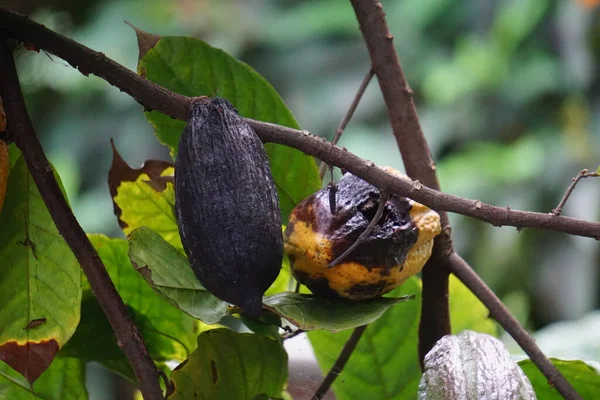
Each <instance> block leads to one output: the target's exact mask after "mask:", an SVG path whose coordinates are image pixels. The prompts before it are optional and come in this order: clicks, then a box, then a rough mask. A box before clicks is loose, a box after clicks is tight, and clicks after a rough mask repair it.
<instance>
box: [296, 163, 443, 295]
mask: <svg viewBox="0 0 600 400" xmlns="http://www.w3.org/2000/svg"><path fill="white" fill-rule="evenodd" d="M387 170H388V171H389V172H391V173H394V174H396V175H398V176H401V177H405V175H402V174H400V173H399V172H398V171H396V170H394V169H392V168H388V169H387ZM330 194H331V192H330V189H329V188H325V189H322V190H320V191H318V192H317V193H315V194H313V195H312V196H310V197H308V198H307V199H305V200H303V201H302V202H301V203H299V204H298V205H297V206H296V207H295V208H294V209H293V210H292V213H291V214H290V219H289V223H288V225H287V228H286V230H285V232H284V238H285V250H286V253H287V255H288V257H289V260H290V263H291V264H292V271H293V273H294V276H295V277H296V279H297V280H298V281H299V282H300V283H302V284H304V285H306V286H307V287H308V288H309V289H310V290H311V291H312V292H313V293H315V294H318V295H321V296H339V297H345V298H349V299H355V300H361V299H368V298H372V297H377V296H380V295H382V294H384V293H387V292H389V291H391V290H393V289H394V288H396V287H398V286H399V285H401V284H402V283H403V282H404V281H406V280H407V279H408V278H409V277H411V276H413V275H414V274H416V273H417V272H419V271H420V270H421V269H422V268H423V265H425V262H427V260H428V259H429V256H431V250H432V248H433V239H434V238H435V236H437V235H438V234H439V233H440V231H441V226H440V216H439V215H438V214H437V213H436V212H435V211H432V210H430V209H429V208H427V207H426V206H424V205H423V204H420V203H417V202H416V201H413V200H411V199H408V198H406V197H402V196H397V195H392V196H390V198H389V199H388V200H387V202H386V203H385V206H384V209H383V214H382V216H381V218H380V219H379V222H378V223H377V225H375V228H374V229H373V231H372V232H371V233H370V234H369V235H368V236H367V237H366V239H365V240H364V241H363V242H362V243H361V244H360V245H358V247H356V248H355V249H354V250H353V251H352V252H351V253H350V254H349V255H348V256H346V257H345V258H344V259H343V260H342V261H341V262H340V263H339V264H337V265H335V266H333V267H329V266H328V265H329V263H331V262H332V261H334V260H335V259H337V258H338V257H339V256H340V255H341V254H343V253H344V252H345V251H346V249H348V248H349V247H350V246H351V245H352V244H353V243H354V242H355V241H356V240H357V239H358V237H359V236H360V234H361V233H362V232H363V231H364V230H365V229H366V228H367V226H368V225H369V223H370V222H371V220H372V219H373V217H374V216H375V213H376V211H377V208H378V206H379V197H380V193H379V190H378V189H377V188H376V187H375V186H373V185H371V184H369V183H367V182H365V181H363V180H362V179H360V178H357V177H356V176H354V175H351V174H345V175H344V176H343V177H342V179H340V181H339V182H338V183H337V190H336V192H335V209H336V210H335V213H332V207H331V205H330V203H333V201H330ZM331 200H333V199H331Z"/></svg>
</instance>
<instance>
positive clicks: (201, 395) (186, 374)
mask: <svg viewBox="0 0 600 400" xmlns="http://www.w3.org/2000/svg"><path fill="white" fill-rule="evenodd" d="M287 363H288V357H287V353H286V352H285V350H284V348H283V345H282V344H281V343H280V342H278V341H275V340H271V339H269V338H267V337H265V336H261V335H254V334H249V333H237V332H233V331H231V330H228V329H212V330H209V331H206V332H203V333H202V334H201V335H200V336H199V337H198V349H197V350H196V351H195V352H194V353H193V354H192V355H190V357H189V358H188V359H187V360H186V362H185V363H183V364H181V365H179V366H178V367H177V368H176V369H175V370H174V371H173V374H172V375H171V381H172V383H173V385H174V392H173V393H172V394H171V395H170V396H169V397H168V398H169V399H171V400H183V399H189V398H194V399H198V400H219V399H223V400H237V399H240V400H241V399H252V398H254V397H255V396H256V395H259V394H265V395H267V396H270V397H276V398H279V397H281V393H282V391H283V388H284V385H285V383H286V381H287V377H288V369H287Z"/></svg>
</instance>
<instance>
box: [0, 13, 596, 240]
mask: <svg viewBox="0 0 600 400" xmlns="http://www.w3.org/2000/svg"><path fill="white" fill-rule="evenodd" d="M0 31H4V32H6V33H8V36H11V37H13V38H15V39H17V40H21V41H25V42H27V43H30V44H33V45H35V46H37V47H38V48H40V49H44V50H47V51H49V52H51V53H52V54H55V55H57V56H58V57H60V58H63V59H64V60H66V61H67V62H69V63H70V64H71V65H72V66H73V67H75V68H79V66H80V64H81V65H85V66H87V69H86V68H83V69H84V70H86V71H87V73H92V74H95V75H97V76H99V77H102V78H103V79H105V80H106V81H107V82H108V83H110V84H111V85H114V86H116V87H118V88H119V89H120V90H122V91H123V92H125V93H128V94H129V95H130V96H131V97H133V98H134V99H135V100H136V101H137V102H138V103H140V104H142V105H143V106H144V107H145V108H146V109H152V110H154V109H155V110H158V111H160V112H162V113H164V114H166V115H169V116H171V117H173V118H177V119H180V120H183V121H186V120H187V117H188V111H189V104H190V102H191V100H192V98H191V97H186V96H182V95H180V94H177V93H173V92H170V91H169V90H167V89H165V88H163V87H161V86H158V85H156V84H154V83H152V82H150V81H147V80H145V79H143V78H141V77H140V76H138V75H137V74H135V73H134V72H133V71H130V70H128V69H127V68H125V67H123V66H122V65H120V64H118V63H116V62H114V61H112V60H111V59H109V58H108V57H106V56H104V54H102V53H98V52H95V51H93V50H91V49H89V48H87V47H85V46H82V45H81V44H79V43H77V42H74V41H72V40H70V39H68V38H65V37H64V36H61V35H59V34H57V33H55V32H52V31H51V30H49V29H47V28H45V27H44V26H42V25H40V24H37V23H35V22H33V21H31V20H29V19H28V18H26V17H24V16H21V15H19V14H16V13H14V12H12V11H8V10H6V9H5V8H2V7H0ZM46 35H47V37H46ZM98 55H101V57H100V58H97V57H98ZM91 59H95V60H94V61H93V62H92V61H91ZM246 120H247V122H248V123H250V125H252V127H253V128H254V130H255V131H256V133H257V134H258V136H259V137H260V138H261V140H263V142H273V143H279V144H283V145H286V146H290V147H294V148H296V149H299V150H301V151H303V152H304V153H306V154H309V155H311V156H314V157H316V158H318V159H320V160H323V161H326V162H327V163H328V164H331V165H335V166H338V167H340V168H342V169H345V170H347V171H348V172H350V173H352V174H354V175H356V176H358V177H359V178H362V179H364V180H365V181H367V182H369V183H371V184H372V185H374V186H376V187H377V188H379V189H381V190H385V191H387V192H389V193H395V194H398V195H401V196H406V197H410V198H412V199H414V200H416V201H418V202H420V203H423V204H425V205H427V206H428V207H430V208H432V209H434V210H436V211H447V212H454V213H457V214H461V215H466V216H469V217H473V218H476V219H479V220H481V221H484V222H488V223H490V224H492V225H494V226H514V227H517V228H520V229H521V228H537V229H545V230H552V231H558V232H565V233H569V234H572V235H578V236H586V237H591V238H595V239H597V240H600V223H598V222H589V221H582V220H577V219H573V218H567V217H563V216H554V215H550V214H544V213H534V212H527V211H517V210H512V209H508V208H504V207H496V206H492V205H489V204H485V203H482V202H480V201H478V200H471V199H465V198H461V197H458V196H453V195H451V194H447V193H443V192H440V191H437V190H433V189H430V188H428V187H427V186H424V185H422V184H421V182H420V181H413V182H410V181H406V180H404V179H400V178H398V177H395V176H393V175H391V174H389V173H387V172H386V171H384V170H383V169H381V168H379V167H376V166H375V165H374V164H373V163H372V162H369V161H366V160H364V159H362V158H360V157H357V156H355V155H354V154H352V153H350V152H348V151H347V150H345V149H342V148H340V147H338V146H335V145H332V144H331V143H329V142H327V141H324V140H323V139H322V138H321V137H318V136H315V135H312V134H310V133H309V132H307V131H299V130H296V129H291V128H286V127H283V126H280V125H275V124H269V123H266V122H260V121H255V120H252V119H249V118H248V119H246Z"/></svg>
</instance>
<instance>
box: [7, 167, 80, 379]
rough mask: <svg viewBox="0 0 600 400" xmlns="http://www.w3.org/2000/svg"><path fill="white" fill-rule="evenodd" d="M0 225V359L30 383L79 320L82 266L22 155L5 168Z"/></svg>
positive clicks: (46, 365)
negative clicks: (5, 187) (54, 218)
mask: <svg viewBox="0 0 600 400" xmlns="http://www.w3.org/2000/svg"><path fill="white" fill-rule="evenodd" d="M56 178H57V180H59V177H58V176H56ZM59 182H60V180H59ZM0 226H1V227H2V229H0V259H1V260H2V263H1V267H0V268H1V270H2V273H1V274H0V304H2V307H0V359H1V360H3V361H5V362H6V363H8V364H9V365H11V366H12V367H13V368H15V369H16V370H17V371H19V372H20V373H21V374H23V375H24V376H25V377H26V378H28V380H29V381H30V382H33V381H35V380H36V379H37V378H38V377H39V376H40V374H41V373H42V372H44V370H45V369H46V368H47V367H48V366H49V365H50V363H51V362H52V360H53V358H54V356H55V355H56V353H57V352H58V349H59V348H60V347H62V346H63V345H64V344H65V343H66V341H67V340H68V339H69V338H70V337H71V335H73V332H74V331H75V328H76V327H77V324H78V323H79V318H80V302H81V269H80V268H79V265H78V263H77V260H76V259H75V256H74V255H73V253H72V252H71V250H70V248H69V246H68V245H67V243H66V242H65V241H64V239H63V238H62V236H61V235H60V234H59V233H58V230H57V229H56V226H55V225H54V221H52V217H51V216H50V213H49V212H48V209H47V208H46V205H45V204H44V201H43V200H42V198H41V196H40V194H39V192H38V190H37V187H36V186H35V183H34V182H33V178H32V177H31V174H30V173H29V170H28V168H27V165H26V163H25V160H24V159H23V158H22V157H19V158H18V159H17V160H16V161H15V163H14V164H13V167H12V169H11V171H10V176H9V179H8V192H7V196H6V200H5V203H4V207H3V209H2V213H1V214H0ZM23 360H30V361H29V362H23Z"/></svg>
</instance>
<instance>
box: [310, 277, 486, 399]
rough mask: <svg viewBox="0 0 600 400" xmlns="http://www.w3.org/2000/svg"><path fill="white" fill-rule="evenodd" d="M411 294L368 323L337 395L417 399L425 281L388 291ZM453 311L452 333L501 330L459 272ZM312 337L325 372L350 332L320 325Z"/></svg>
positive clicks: (336, 385) (337, 384)
mask: <svg viewBox="0 0 600 400" xmlns="http://www.w3.org/2000/svg"><path fill="white" fill-rule="evenodd" d="M409 294H414V295H415V296H416V301H412V302H409V303H407V304H403V305H401V306H398V307H392V308H390V309H389V310H388V311H386V312H385V314H383V316H382V317H381V318H379V319H378V320H377V321H375V322H373V323H372V324H370V325H369V326H368V327H367V329H366V330H365V333H364V334H363V336H362V338H361V340H360V341H359V343H358V346H357V347H356V349H355V350H354V352H353V353H352V356H351V357H350V359H349V361H348V363H347V364H346V366H345V367H344V370H343V371H342V373H341V375H340V377H339V378H338V379H336V381H335V382H334V384H333V389H334V392H335V395H336V398H337V399H338V400H344V399H355V398H356V393H369V399H370V400H403V399H416V396H417V387H418V386H419V380H420V378H421V369H420V366H419V359H418V348H417V344H418V336H417V335H418V327H419V317H420V312H421V282H420V280H419V279H418V278H416V277H413V278H411V279H409V280H408V281H406V282H405V283H404V284H403V285H402V286H401V287H400V288H398V289H396V290H394V291H393V292H391V293H390V294H389V295H390V296H394V297H398V296H403V295H409ZM465 310H468V311H469V313H467V312H466V311H465ZM450 313H451V316H452V322H453V326H454V329H453V333H457V332H458V329H456V328H459V329H460V330H462V329H473V328H472V327H474V330H478V331H479V332H482V333H488V334H492V335H496V334H497V332H496V326H495V324H494V323H493V322H492V321H491V320H489V318H487V312H486V309H485V307H484V306H483V305H482V304H481V303H480V302H479V300H477V299H476V298H475V296H474V295H473V294H472V293H471V292H470V291H469V290H467V289H466V288H464V286H463V285H462V284H461V283H460V282H459V281H458V280H457V279H456V278H454V277H451V279H450ZM471 314H472V315H473V316H471ZM308 337H309V339H310V342H311V344H312V346H313V349H314V352H315V355H316V357H317V360H318V362H319V365H320V367H321V370H322V371H323V372H326V371H329V369H330V368H331V366H332V365H333V363H334V362H335V360H336V359H337V357H338V355H339V352H340V350H341V349H342V347H343V346H344V344H345V343H346V341H347V340H348V338H349V337H350V332H349V331H344V332H339V333H330V332H322V331H319V332H316V331H315V332H309V333H308ZM365 366H368V368H365Z"/></svg>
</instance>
